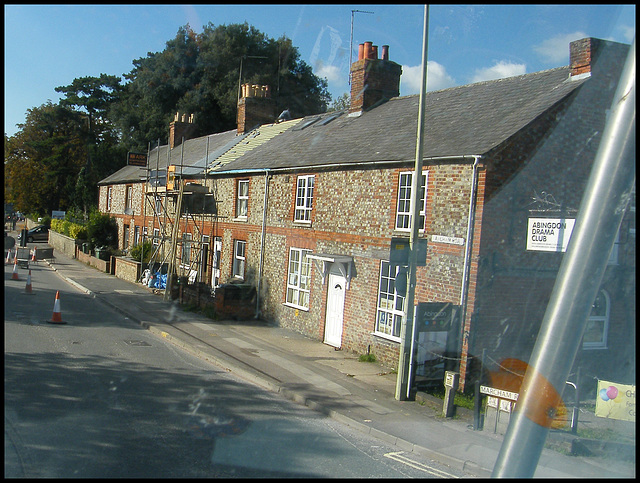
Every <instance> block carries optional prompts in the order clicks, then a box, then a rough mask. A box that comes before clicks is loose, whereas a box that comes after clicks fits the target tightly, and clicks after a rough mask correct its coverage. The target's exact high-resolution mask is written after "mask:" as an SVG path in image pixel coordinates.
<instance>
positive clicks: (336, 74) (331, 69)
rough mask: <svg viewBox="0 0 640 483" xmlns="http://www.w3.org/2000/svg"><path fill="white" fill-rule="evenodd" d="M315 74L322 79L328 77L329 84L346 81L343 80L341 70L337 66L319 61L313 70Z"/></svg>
mask: <svg viewBox="0 0 640 483" xmlns="http://www.w3.org/2000/svg"><path fill="white" fill-rule="evenodd" d="M313 73H314V74H315V75H317V76H318V77H320V78H323V77H326V78H327V82H329V83H332V82H338V81H340V80H344V79H341V78H340V76H341V75H342V73H341V71H340V68H339V67H338V66H336V65H325V64H324V63H323V62H321V61H318V62H316V65H315V67H314V69H313Z"/></svg>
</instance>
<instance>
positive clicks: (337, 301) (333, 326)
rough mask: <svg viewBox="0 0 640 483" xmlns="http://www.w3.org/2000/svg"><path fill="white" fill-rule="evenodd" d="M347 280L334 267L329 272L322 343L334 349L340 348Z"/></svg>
mask: <svg viewBox="0 0 640 483" xmlns="http://www.w3.org/2000/svg"><path fill="white" fill-rule="evenodd" d="M346 285H347V280H346V279H345V278H344V276H343V275H342V274H341V273H340V271H339V270H338V269H337V267H335V264H334V266H333V267H331V270H330V272H329V280H328V288H327V315H326V321H325V328H324V342H325V344H329V345H331V346H334V347H341V346H342V318H343V314H344V296H345V289H346Z"/></svg>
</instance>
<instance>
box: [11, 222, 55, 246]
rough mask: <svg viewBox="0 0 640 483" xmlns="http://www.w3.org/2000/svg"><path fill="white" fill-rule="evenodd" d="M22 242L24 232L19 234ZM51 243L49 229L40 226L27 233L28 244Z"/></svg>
mask: <svg viewBox="0 0 640 483" xmlns="http://www.w3.org/2000/svg"><path fill="white" fill-rule="evenodd" d="M20 240H22V232H20V233H19V234H18V241H20ZM39 241H45V242H46V241H49V228H47V227H46V226H44V225H38V226H36V227H33V228H31V229H30V230H29V231H27V243H32V242H39Z"/></svg>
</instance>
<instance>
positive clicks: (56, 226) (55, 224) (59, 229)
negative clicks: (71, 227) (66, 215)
mask: <svg viewBox="0 0 640 483" xmlns="http://www.w3.org/2000/svg"><path fill="white" fill-rule="evenodd" d="M49 228H50V229H51V230H53V231H55V232H56V233H61V234H63V235H64V220H51V226H50V227H49Z"/></svg>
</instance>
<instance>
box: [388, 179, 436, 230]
mask: <svg viewBox="0 0 640 483" xmlns="http://www.w3.org/2000/svg"><path fill="white" fill-rule="evenodd" d="M413 173H414V171H402V172H400V173H399V174H398V196H397V198H396V215H395V222H394V229H395V230H396V231H402V232H410V231H411V217H412V216H413V213H411V190H412V189H413ZM428 175H429V172H428V171H423V172H422V179H423V181H424V188H421V191H422V193H420V200H419V202H420V201H421V202H422V207H421V209H420V219H419V220H418V223H420V226H419V228H418V230H419V231H420V232H424V229H425V224H426V219H427V217H426V211H427V188H428V186H427V182H428V180H429V176H428ZM403 178H404V179H408V181H409V183H408V185H407V184H406V183H403ZM403 193H404V196H403ZM401 196H403V197H401ZM401 204H402V210H401ZM405 205H406V206H405ZM401 217H402V220H403V223H402V225H405V224H406V226H401V224H400V223H399V222H400V218H401Z"/></svg>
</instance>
